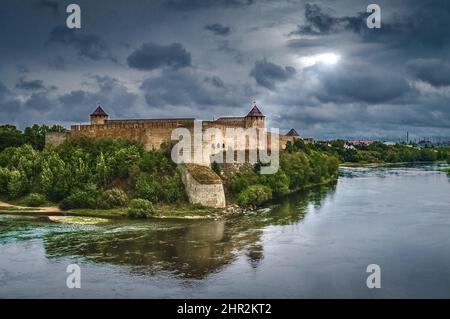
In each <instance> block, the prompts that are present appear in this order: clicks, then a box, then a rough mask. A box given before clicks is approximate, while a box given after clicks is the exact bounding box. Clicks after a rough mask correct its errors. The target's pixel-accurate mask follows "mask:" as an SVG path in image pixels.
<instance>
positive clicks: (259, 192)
mask: <svg viewBox="0 0 450 319" xmlns="http://www.w3.org/2000/svg"><path fill="white" fill-rule="evenodd" d="M271 198H272V190H271V189H270V188H269V187H267V186H264V185H259V184H257V185H251V186H248V187H247V188H246V189H244V190H243V191H242V192H240V193H239V195H238V197H237V202H238V204H239V205H241V206H258V205H261V204H262V203H264V202H266V201H268V200H269V199H271Z"/></svg>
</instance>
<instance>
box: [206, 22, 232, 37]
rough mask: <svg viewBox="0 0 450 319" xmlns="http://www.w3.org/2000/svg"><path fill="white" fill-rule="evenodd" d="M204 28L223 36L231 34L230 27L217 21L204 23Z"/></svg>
mask: <svg viewBox="0 0 450 319" xmlns="http://www.w3.org/2000/svg"><path fill="white" fill-rule="evenodd" d="M205 29H206V30H208V31H211V32H212V33H214V34H215V35H220V36H223V37H225V36H228V35H230V34H231V28H230V27H226V26H223V25H221V24H219V23H213V24H207V25H205Z"/></svg>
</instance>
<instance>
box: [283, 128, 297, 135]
mask: <svg viewBox="0 0 450 319" xmlns="http://www.w3.org/2000/svg"><path fill="white" fill-rule="evenodd" d="M286 136H300V135H299V134H298V133H297V131H296V130H294V129H293V128H291V130H290V131H289V132H287V134H286Z"/></svg>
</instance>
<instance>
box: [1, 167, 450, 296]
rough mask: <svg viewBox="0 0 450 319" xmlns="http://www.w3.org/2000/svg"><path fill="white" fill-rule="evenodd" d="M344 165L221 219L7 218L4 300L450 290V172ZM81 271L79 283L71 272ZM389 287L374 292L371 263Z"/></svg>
mask: <svg viewBox="0 0 450 319" xmlns="http://www.w3.org/2000/svg"><path fill="white" fill-rule="evenodd" d="M438 169H439V168H438V167H437V166H412V167H396V168H345V169H342V174H341V175H342V176H341V177H340V178H339V181H338V182H337V184H336V185H333V186H328V187H324V188H320V189H316V190H312V191H310V192H308V193H301V194H296V195H294V196H291V197H288V198H286V199H284V200H283V201H282V202H281V203H279V204H278V205H274V206H273V207H270V208H267V209H264V210H260V211H258V212H255V213H253V214H250V215H247V216H244V217H237V218H232V219H227V220H223V221H142V222H135V221H114V222H108V223H103V224H97V225H90V226H87V225H67V224H66V225H61V224H58V223H52V222H49V221H46V220H45V219H37V218H25V217H14V216H5V215H4V216H0V297H2V298H17V297H19V298H20V297H37V298H49V297H57V298H90V297H93V298H101V297H106V298H127V297H130V298H131V297H133V298H152V297H158V298H227V297H239V298H265V297H267V298H269V297H275V298H312V297H319V298H339V297H341V298H342V297H343V298H350V297H356V298H393V297H400V298H407V297H447V298H449V297H450V179H449V178H448V177H447V176H446V175H445V174H444V173H441V172H439V170H438ZM72 263H77V264H79V265H80V267H81V289H68V288H66V277H67V275H68V274H67V273H66V267H67V265H68V264H72ZM372 263H375V264H378V265H380V267H381V271H382V276H381V286H382V287H381V289H372V290H371V289H368V288H367V287H366V278H367V275H368V274H367V273H366V267H367V265H368V264H372Z"/></svg>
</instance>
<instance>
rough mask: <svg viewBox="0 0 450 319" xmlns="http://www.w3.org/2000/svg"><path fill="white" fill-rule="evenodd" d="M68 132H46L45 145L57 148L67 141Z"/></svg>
mask: <svg viewBox="0 0 450 319" xmlns="http://www.w3.org/2000/svg"><path fill="white" fill-rule="evenodd" d="M69 137H70V132H48V133H46V134H45V145H51V146H58V145H61V144H62V143H64V142H65V141H67V140H68V139H69Z"/></svg>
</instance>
